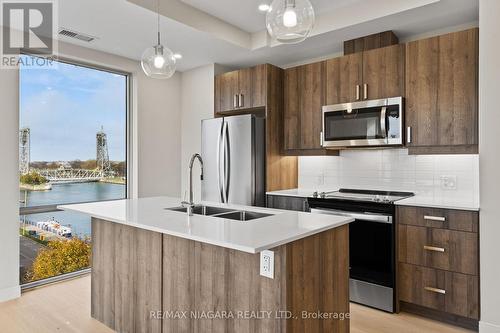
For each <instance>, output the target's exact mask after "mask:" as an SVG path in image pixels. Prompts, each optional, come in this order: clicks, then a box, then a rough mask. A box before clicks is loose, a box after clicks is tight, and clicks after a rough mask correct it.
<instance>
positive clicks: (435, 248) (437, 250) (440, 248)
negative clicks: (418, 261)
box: [424, 245, 444, 252]
mask: <svg viewBox="0 0 500 333" xmlns="http://www.w3.org/2000/svg"><path fill="white" fill-rule="evenodd" d="M424 250H427V251H433V252H444V247H435V246H429V245H424Z"/></svg>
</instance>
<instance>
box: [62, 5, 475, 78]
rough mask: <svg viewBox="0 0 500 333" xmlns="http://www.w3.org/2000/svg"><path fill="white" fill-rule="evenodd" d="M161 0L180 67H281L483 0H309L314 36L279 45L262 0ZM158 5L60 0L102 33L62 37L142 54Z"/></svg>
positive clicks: (445, 20) (90, 29)
mask: <svg viewBox="0 0 500 333" xmlns="http://www.w3.org/2000/svg"><path fill="white" fill-rule="evenodd" d="M161 1H162V3H161V8H162V9H161V13H162V18H161V30H162V39H163V42H164V43H166V44H167V46H168V47H169V48H171V49H172V50H173V51H174V52H178V53H181V54H182V55H183V59H182V60H180V61H179V62H178V70H179V71H185V70H188V69H191V68H195V67H198V66H202V65H205V64H209V63H219V64H222V65H226V66H229V67H243V66H250V65H254V64H258V63H266V62H267V63H271V64H275V65H277V66H284V65H287V64H291V63H296V62H301V61H304V60H306V59H311V58H317V57H321V56H325V55H331V54H336V53H339V52H341V51H342V45H343V44H342V42H343V41H344V40H348V39H352V38H356V37H360V36H364V35H368V34H371V33H375V32H380V31H385V30H394V31H395V33H396V34H397V35H398V36H399V37H400V39H405V38H408V37H410V36H414V35H420V34H425V33H427V32H429V31H434V30H439V29H445V28H447V27H451V26H458V25H462V24H470V23H471V22H477V20H478V0H405V1H401V0H311V2H312V4H313V6H314V7H315V10H316V16H317V21H316V22H317V23H316V25H315V29H314V30H313V33H312V35H311V37H310V38H308V39H307V40H306V41H304V42H302V43H300V44H295V45H279V44H276V43H273V42H272V41H269V39H268V38H267V35H266V33H265V27H264V21H265V17H264V15H263V14H262V13H260V12H258V10H257V9H256V7H257V6H258V5H259V4H260V3H262V1H260V0H239V1H236V0H182V1H181V0H161ZM263 1H264V0H263ZM236 2H238V3H237V5H235V3H236ZM155 3H156V2H155V0H128V1H126V0H105V1H102V0H71V1H59V25H60V27H64V28H67V29H72V30H75V31H78V32H81V33H85V34H89V35H92V36H96V37H98V39H96V40H95V41H93V42H90V43H85V42H81V41H78V40H73V39H68V38H66V37H60V39H61V40H64V41H66V42H69V43H73V44H77V45H82V46H85V47H89V48H93V49H97V50H101V51H105V52H109V53H113V54H117V55H121V56H125V57H128V58H131V59H137V60H138V59H140V57H141V54H142V52H143V51H144V50H145V49H146V48H147V47H149V46H151V45H152V44H154V43H155V38H156V30H155V29H156V15H155V13H154V12H153V11H151V10H150V9H154V8H155V7H156V6H155ZM148 8H150V9H148Z"/></svg>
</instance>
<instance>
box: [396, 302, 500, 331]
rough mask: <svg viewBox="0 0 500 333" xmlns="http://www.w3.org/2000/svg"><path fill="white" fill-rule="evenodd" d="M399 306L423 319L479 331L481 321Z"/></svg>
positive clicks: (401, 303)
mask: <svg viewBox="0 0 500 333" xmlns="http://www.w3.org/2000/svg"><path fill="white" fill-rule="evenodd" d="M399 304H400V310H401V311H405V312H410V313H413V314H416V315H419V316H422V317H426V318H429V319H433V320H438V321H442V322H445V323H448V324H451V325H455V326H460V327H463V328H466V329H469V330H472V331H478V330H479V321H478V320H476V319H471V318H465V317H462V316H457V315H453V314H450V313H446V312H443V311H439V310H434V309H430V308H427V307H423V306H420V305H416V304H411V303H406V302H399ZM495 333H496V332H495Z"/></svg>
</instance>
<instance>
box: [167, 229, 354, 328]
mask: <svg viewBox="0 0 500 333" xmlns="http://www.w3.org/2000/svg"><path fill="white" fill-rule="evenodd" d="M348 236H349V235H348V226H342V227H339V228H336V229H332V230H329V231H325V232H323V233H321V234H317V235H314V236H311V237H307V238H305V239H302V240H298V241H295V242H292V243H289V244H286V245H283V246H279V247H277V248H274V249H273V251H274V253H275V266H274V269H275V271H274V274H275V275H274V279H269V278H266V277H262V276H260V275H259V262H260V254H249V253H245V252H241V251H236V250H231V249H225V248H221V247H217V246H214V245H209V244H201V243H199V242H195V241H190V240H185V239H181V238H177V237H173V236H169V235H163V258H164V263H163V309H164V311H165V310H167V311H168V310H169V309H185V310H194V311H195V313H196V311H217V310H220V311H231V313H234V314H235V316H236V314H237V313H238V311H272V313H271V318H261V319H257V318H250V319H240V318H228V319H225V320H222V319H218V318H215V319H198V320H192V319H190V318H189V317H188V318H187V319H186V318H184V319H182V318H180V319H170V320H167V319H165V320H164V321H163V332H164V333H167V332H192V333H198V332H238V333H246V332H249V333H250V332H251V333H253V332H261V333H266V332H276V333H278V332H281V333H287V332H301V333H316V332H332V333H337V332H339V333H340V332H342V333H343V332H349V319H345V320H338V319H302V317H301V315H302V311H310V312H311V313H317V312H318V311H320V312H324V313H330V314H331V315H334V314H344V315H345V314H347V313H348V312H349V273H348V261H349V258H348V256H346V255H345V253H348V246H349V244H348V242H349V241H348ZM280 310H288V311H291V312H292V313H293V314H294V316H297V318H298V319H290V320H285V319H275V317H274V316H275V311H280ZM259 313H260V312H259Z"/></svg>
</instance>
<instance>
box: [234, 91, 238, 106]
mask: <svg viewBox="0 0 500 333" xmlns="http://www.w3.org/2000/svg"><path fill="white" fill-rule="evenodd" d="M237 107H238V95H237V94H234V96H233V108H235V109H236V108H237Z"/></svg>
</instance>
